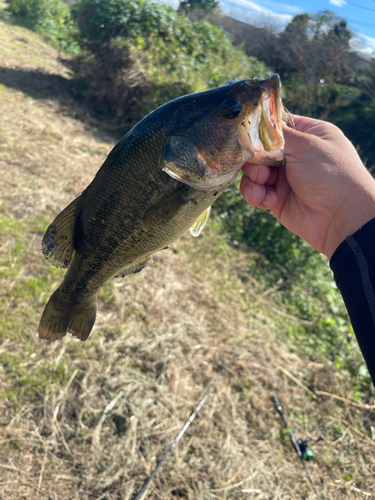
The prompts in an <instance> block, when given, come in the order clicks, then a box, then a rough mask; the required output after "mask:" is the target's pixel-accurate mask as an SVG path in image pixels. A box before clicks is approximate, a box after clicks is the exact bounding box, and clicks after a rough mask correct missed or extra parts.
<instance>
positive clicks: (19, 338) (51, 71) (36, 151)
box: [0, 22, 375, 500]
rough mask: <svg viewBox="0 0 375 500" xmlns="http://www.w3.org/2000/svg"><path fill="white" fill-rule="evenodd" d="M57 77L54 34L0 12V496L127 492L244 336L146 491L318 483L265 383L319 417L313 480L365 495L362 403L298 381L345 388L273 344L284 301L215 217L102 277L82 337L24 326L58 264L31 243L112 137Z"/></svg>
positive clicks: (265, 493) (266, 490) (302, 428)
mask: <svg viewBox="0 0 375 500" xmlns="http://www.w3.org/2000/svg"><path fill="white" fill-rule="evenodd" d="M69 77H70V76H69V72H68V71H67V69H66V67H65V66H63V65H62V64H61V63H59V62H58V59H57V54H56V52H55V51H54V50H52V49H51V48H49V47H47V46H45V45H44V44H43V43H42V42H41V41H40V39H39V38H37V37H36V36H35V35H33V34H31V33H30V32H28V31H26V30H23V29H21V28H16V27H11V26H9V25H6V24H4V23H2V22H1V24H0V83H1V86H0V117H1V121H0V179H1V180H0V183H1V188H0V193H1V211H0V241H1V243H0V273H1V274H0V275H1V288H0V356H1V359H2V363H1V366H0V391H1V392H0V481H1V483H0V484H1V487H0V498H3V499H7V500H8V499H21V498H50V499H68V498H69V499H99V498H100V499H111V500H114V499H131V498H132V497H133V496H134V494H135V492H136V491H138V489H139V488H140V487H141V485H142V484H143V482H144V481H145V479H146V478H147V477H148V475H149V474H150V472H151V471H152V469H153V468H154V467H155V465H156V464H157V462H158V460H160V458H161V457H162V455H163V454H164V452H165V451H166V450H167V448H168V447H169V445H170V444H171V442H172V441H173V439H174V437H175V435H176V434H177V433H178V431H179V429H180V428H181V427H182V425H183V423H184V422H185V420H186V419H187V418H188V416H189V414H190V413H191V411H192V409H193V408H194V407H195V405H196V404H197V403H198V401H199V400H200V398H201V397H202V395H203V394H204V392H205V391H206V390H207V388H208V387H209V385H210V383H211V381H212V380H213V379H214V378H215V376H216V375H217V374H218V372H219V371H220V369H221V367H222V366H223V364H224V362H225V360H228V359H229V358H230V356H231V355H232V354H233V352H234V351H235V346H236V345H238V343H239V342H240V341H241V340H242V339H245V338H246V340H245V341H244V343H243V344H242V346H241V348H240V350H239V354H238V357H237V358H236V360H235V361H233V363H232V366H231V368H230V370H229V372H228V373H227V375H225V377H224V378H222V379H221V381H220V382H219V384H218V386H217V388H216V389H215V391H214V392H213V394H212V396H211V397H210V398H209V399H208V401H207V403H206V405H205V406H204V407H203V409H202V410H201V412H200V413H199V415H198V417H197V418H196V419H195V421H194V423H193V425H192V426H191V427H190V429H189V430H188V432H187V433H186V435H185V436H184V438H183V439H182V440H181V442H180V443H179V445H178V446H177V448H176V449H175V451H174V452H173V453H172V455H171V456H170V458H169V459H168V461H167V462H166V464H165V465H164V467H163V469H162V470H161V471H160V473H159V474H158V476H157V478H156V479H155V481H154V483H153V485H152V487H151V488H150V490H149V493H148V495H147V498H149V499H155V500H156V499H171V498H188V499H197V500H198V499H211V498H212V499H224V498H225V499H229V498H231V499H245V498H246V499H247V498H256V499H263V498H264V499H266V498H273V499H292V498H294V499H296V498H304V499H308V498H311V499H312V498H316V497H315V496H314V494H313V492H312V490H311V488H310V487H309V485H308V483H307V482H306V480H305V479H304V476H303V474H302V472H301V468H300V465H299V461H298V459H297V457H296V455H295V454H294V452H293V451H292V449H291V446H290V444H289V443H288V442H287V441H286V442H285V444H282V442H281V440H280V429H281V427H280V422H279V417H278V415H277V413H276V411H275V409H274V406H273V403H272V401H271V395H272V393H273V392H277V394H278V396H279V398H280V400H281V401H282V403H283V404H284V406H285V408H288V409H289V415H288V418H289V421H290V423H291V424H292V425H293V426H294V427H295V432H296V435H297V437H306V436H310V435H313V436H317V435H319V434H320V433H322V432H323V433H324V434H325V435H326V441H325V442H324V443H320V444H319V445H316V446H315V448H314V450H315V451H316V460H315V462H313V463H311V464H309V465H308V467H309V470H310V473H311V475H312V478H313V481H314V483H315V485H316V488H317V490H318V492H319V494H320V495H321V496H322V497H324V498H327V499H328V498H329V499H331V498H332V499H333V498H335V499H337V498H362V497H363V498H365V497H366V498H370V497H369V495H368V494H371V495H374V496H375V459H374V451H375V448H374V447H375V441H374V440H373V439H372V435H371V429H373V427H371V426H372V425H374V422H373V421H374V417H373V411H370V410H363V409H361V408H357V407H354V406H352V405H349V404H344V403H341V402H335V401H334V400H332V399H330V398H327V397H321V398H320V399H313V397H312V396H311V393H309V392H308V391H307V387H309V388H310V389H311V390H314V391H315V390H323V391H328V392H331V393H335V394H338V395H340V396H343V397H345V396H346V395H347V390H348V387H349V386H350V381H349V380H347V379H346V378H345V376H344V375H342V374H339V373H337V371H336V370H335V369H334V368H333V367H332V366H329V365H318V364H314V363H307V362H306V361H304V360H303V359H300V358H298V356H296V355H295V354H291V353H290V352H288V351H287V349H286V348H285V347H284V346H283V344H282V343H281V342H280V341H279V340H278V332H279V331H280V330H281V329H282V328H292V326H293V324H294V323H295V322H296V321H298V319H296V318H292V317H290V316H288V315H286V314H285V313H284V311H282V310H280V309H279V308H278V306H276V305H275V304H274V303H273V302H272V299H271V298H270V297H271V294H270V293H268V291H266V290H262V289H261V288H260V286H259V284H258V283H257V282H256V281H254V280H253V279H252V278H251V277H250V276H247V275H246V273H245V272H244V266H243V262H244V261H245V259H249V258H251V255H247V254H246V253H244V252H242V251H240V250H233V249H229V248H228V247H227V246H226V244H225V243H224V241H223V240H221V239H220V238H219V237H218V236H217V235H216V234H215V232H214V230H213V229H212V228H208V229H207V230H205V231H204V233H203V235H202V236H201V237H200V238H199V239H194V240H193V239H192V238H191V237H190V236H186V237H184V238H183V239H182V240H181V241H179V242H177V243H176V244H175V245H173V247H172V248H170V249H168V250H166V251H163V252H161V253H160V254H158V255H156V256H155V257H154V259H153V263H152V264H150V265H149V266H148V267H147V268H146V269H145V270H144V271H143V272H142V273H140V274H138V275H135V276H133V277H131V278H128V279H126V280H117V281H114V282H112V283H110V284H108V285H107V286H106V287H105V288H104V289H103V290H102V292H101V294H100V303H99V313H98V318H97V322H96V326H95V328H94V331H93V334H92V336H91V338H90V339H89V340H88V342H87V343H85V344H83V343H80V342H79V341H77V340H76V339H73V338H72V337H71V336H68V337H66V338H64V339H63V340H62V341H60V342H56V343H48V342H43V341H40V340H39V339H38V337H37V333H36V329H37V325H38V321H39V318H40V315H41V313H42V310H43V307H44V304H45V302H46V300H47V298H48V296H49V295H50V293H51V291H52V290H53V289H54V288H55V287H56V286H57V284H58V283H59V281H60V279H61V277H62V275H63V272H62V271H60V270H57V269H55V268H53V267H51V266H50V265H49V264H48V263H47V262H46V261H45V259H44V258H43V256H42V255H41V253H40V251H39V247H40V241H41V238H42V235H43V231H44V230H45V227H46V226H47V225H48V223H49V222H50V221H51V220H52V218H53V217H54V216H55V215H56V214H57V213H58V212H59V211H60V210H61V209H62V208H63V207H64V206H65V205H66V204H67V203H69V202H70V201H71V200H72V199H73V198H74V197H75V196H76V195H77V194H79V193H80V191H81V190H82V189H83V188H84V187H85V185H86V184H87V183H88V182H89V181H90V179H91V178H92V177H93V175H94V173H95V172H96V170H97V169H98V168H99V166H100V164H101V162H102V161H103V160H104V158H105V156H106V154H107V153H108V152H109V151H110V149H111V147H112V146H113V144H114V142H113V141H114V140H113V139H110V138H109V137H108V136H106V135H105V134H104V133H101V132H99V131H97V130H95V129H93V128H92V127H90V126H89V125H87V122H86V123H85V122H84V121H83V119H82V113H80V117H81V119H80V120H78V119H77V117H75V113H76V111H77V109H78V105H77V103H74V102H73V101H72V100H71V98H70V96H69ZM249 333H250V336H249V337H248V338H247V336H248V335H249ZM285 370H287V372H285ZM288 374H289V375H288ZM292 377H294V380H297V381H299V385H298V384H296V383H295V382H294V381H293V378H292ZM111 403H114V406H113V408H112V407H111ZM116 416H117V417H121V418H122V420H121V418H120V420H121V421H122V423H123V432H122V433H120V435H119V434H118V433H116V424H115V422H116ZM118 421H119V418H117V422H118ZM38 489H39V493H38ZM361 491H364V492H367V496H366V495H364V494H363V493H361Z"/></svg>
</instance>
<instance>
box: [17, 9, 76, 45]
mask: <svg viewBox="0 0 375 500" xmlns="http://www.w3.org/2000/svg"><path fill="white" fill-rule="evenodd" d="M7 3H8V11H9V12H10V13H11V15H12V19H13V21H14V22H15V23H16V24H19V25H20V26H24V27H25V28H28V29H30V30H32V31H36V32H38V33H41V34H43V35H44V36H45V38H46V40H47V42H49V43H50V44H51V45H52V46H53V47H55V48H57V49H59V50H62V51H65V52H68V53H70V54H72V55H76V54H77V53H78V44H77V42H76V41H75V38H74V35H75V31H76V30H75V25H74V23H73V21H72V19H71V15H70V10H69V7H68V6H67V5H66V3H64V2H63V1H60V0H8V2H7Z"/></svg>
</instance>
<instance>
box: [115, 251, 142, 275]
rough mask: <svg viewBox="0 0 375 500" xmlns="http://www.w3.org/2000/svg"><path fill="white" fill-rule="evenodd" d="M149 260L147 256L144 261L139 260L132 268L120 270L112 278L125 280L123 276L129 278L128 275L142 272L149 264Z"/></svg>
mask: <svg viewBox="0 0 375 500" xmlns="http://www.w3.org/2000/svg"><path fill="white" fill-rule="evenodd" d="M150 259H151V257H150V256H147V257H146V258H145V259H143V260H140V261H139V262H137V263H136V264H134V266H130V267H125V269H122V270H121V271H120V272H118V273H117V274H116V275H115V276H114V278H125V276H129V275H130V274H136V273H139V272H140V271H142V269H143V268H145V267H146V266H147V264H148V263H149V260H150Z"/></svg>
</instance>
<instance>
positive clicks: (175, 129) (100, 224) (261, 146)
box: [39, 75, 288, 340]
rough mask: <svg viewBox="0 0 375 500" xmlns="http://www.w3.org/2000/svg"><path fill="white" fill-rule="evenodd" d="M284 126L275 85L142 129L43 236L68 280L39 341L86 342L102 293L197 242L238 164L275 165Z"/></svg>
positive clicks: (191, 98)
mask: <svg viewBox="0 0 375 500" xmlns="http://www.w3.org/2000/svg"><path fill="white" fill-rule="evenodd" d="M283 120H284V121H286V122H287V121H288V119H287V117H286V114H285V112H284V110H283V107H282V103H281V99H280V80H279V77H278V75H273V76H272V77H271V78H268V79H265V80H242V81H234V82H228V83H227V84H226V85H224V86H222V87H219V88H216V89H212V90H208V91H205V92H199V93H196V94H190V95H186V96H183V97H179V98H178V99H174V100H173V101H170V102H168V103H166V104H164V105H163V106H161V107H159V108H158V109H156V110H155V111H153V112H152V113H150V114H148V115H147V116H146V117H145V118H144V119H143V120H141V121H140V122H139V123H138V124H137V125H136V126H135V127H134V128H133V129H132V130H131V131H130V132H128V133H127V134H126V135H125V136H124V137H123V138H122V139H121V141H120V142H119V143H118V144H117V145H116V146H115V147H114V148H113V150H112V151H111V152H110V154H109V155H108V158H107V159H106V161H105V162H104V164H103V165H102V167H101V168H100V170H99V171H98V173H97V174H96V176H95V178H94V180H93V181H92V182H91V184H90V185H89V186H88V187H87V188H86V189H85V190H84V191H83V193H82V194H81V195H80V196H79V197H78V198H77V199H75V200H74V201H73V202H72V203H71V204H70V205H68V206H67V207H66V208H65V209H64V210H63V211H62V212H61V213H60V214H59V215H58V216H57V217H56V219H55V220H54V221H53V222H52V224H51V225H50V226H49V228H48V229H47V232H46V234H45V236H44V238H43V242H42V251H43V253H44V255H45V256H46V258H47V259H48V260H49V261H50V262H51V263H52V264H53V265H55V266H57V267H65V268H68V271H67V273H66V275H65V277H64V280H63V282H62V283H61V285H60V286H59V288H58V289H57V290H56V291H55V292H54V293H53V294H52V296H51V298H50V299H49V301H48V303H47V305H46V307H45V310H44V313H43V316H42V319H41V321H40V325H39V336H40V337H41V338H44V339H50V340H54V339H59V338H61V337H63V336H64V335H65V334H66V333H67V332H70V333H72V334H73V335H75V336H76V337H78V338H79V339H81V340H86V339H87V338H88V336H89V334H90V332H91V329H92V327H93V325H94V322H95V316H96V295H97V292H98V290H99V288H100V287H101V286H102V285H103V284H104V283H106V282H107V281H108V280H109V279H111V278H113V277H114V276H116V275H122V276H126V275H129V274H132V273H136V272H138V271H140V270H141V269H142V268H143V267H144V266H145V265H146V264H147V262H148V260H149V259H150V256H151V255H152V254H153V253H155V252H157V251H158V250H161V249H163V248H165V247H166V246H168V245H169V244H171V243H172V242H173V241H175V240H176V239H178V238H180V237H181V236H182V235H183V234H184V233H185V232H186V231H187V230H188V229H189V228H190V231H191V233H192V234H193V235H194V236H198V235H199V234H200V232H201V231H202V229H203V227H204V225H205V223H206V222H207V219H208V216H209V211H210V207H211V205H212V203H213V202H214V201H215V200H216V199H217V198H218V197H219V196H220V194H221V193H222V192H223V191H224V190H225V189H226V188H227V187H228V185H229V184H230V183H231V182H232V181H233V180H234V179H235V177H236V175H237V174H238V172H239V170H240V169H241V167H242V166H243V165H244V163H246V162H247V161H250V160H251V161H253V162H258V163H263V164H266V165H269V166H280V165H282V164H284V161H285V160H284V152H283V147H284V137H283V131H282V121H283Z"/></svg>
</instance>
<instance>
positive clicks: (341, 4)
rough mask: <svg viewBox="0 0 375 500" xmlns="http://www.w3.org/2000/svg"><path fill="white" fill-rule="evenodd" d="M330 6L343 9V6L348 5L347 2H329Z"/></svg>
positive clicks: (332, 0)
mask: <svg viewBox="0 0 375 500" xmlns="http://www.w3.org/2000/svg"><path fill="white" fill-rule="evenodd" d="M329 3H330V4H331V5H335V6H336V7H343V6H344V5H348V2H345V0H329Z"/></svg>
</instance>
